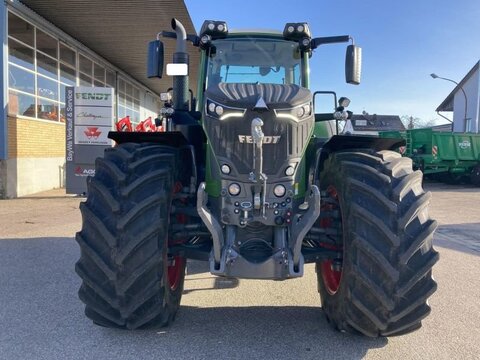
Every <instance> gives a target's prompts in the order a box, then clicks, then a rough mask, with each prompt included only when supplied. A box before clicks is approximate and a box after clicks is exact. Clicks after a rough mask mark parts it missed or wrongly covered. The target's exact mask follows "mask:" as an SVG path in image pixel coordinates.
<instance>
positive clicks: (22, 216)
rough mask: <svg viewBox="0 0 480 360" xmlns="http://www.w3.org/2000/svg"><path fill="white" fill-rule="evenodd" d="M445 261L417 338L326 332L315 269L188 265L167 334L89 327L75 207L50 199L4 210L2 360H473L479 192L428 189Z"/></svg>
mask: <svg viewBox="0 0 480 360" xmlns="http://www.w3.org/2000/svg"><path fill="white" fill-rule="evenodd" d="M428 187H429V188H430V190H431V191H432V192H433V200H432V201H433V206H432V209H431V213H432V215H433V217H434V218H436V219H437V220H438V221H439V223H440V227H439V230H438V231H437V233H436V235H435V244H436V248H437V249H438V250H439V251H440V254H441V260H440V262H439V263H438V265H437V266H436V267H435V270H434V275H435V278H436V280H437V281H438V284H439V289H438V291H437V292H436V293H435V295H434V296H433V297H432V298H431V300H430V304H431V305H432V308H433V313H432V315H431V316H430V317H429V318H427V319H426V320H425V321H424V327H423V328H422V329H420V330H419V331H417V332H415V333H413V334H410V335H406V336H402V337H394V338H383V339H367V338H363V337H360V336H353V335H349V334H342V333H337V332H335V331H333V330H332V329H331V328H330V327H329V326H328V324H327V323H326V321H325V320H324V317H323V314H322V310H321V308H320V306H319V305H320V304H319V297H318V294H317V292H316V286H315V273H314V269H313V267H312V266H308V267H307V268H306V271H305V272H306V275H305V276H304V277H303V278H301V279H297V280H290V281H285V282H275V281H252V280H240V281H232V280H224V279H220V278H215V277H213V276H211V275H210V274H209V273H208V272H207V271H206V268H205V266H203V264H202V263H191V264H190V265H189V275H188V276H187V280H186V283H185V284H186V285H185V294H184V296H183V299H182V305H183V306H182V308H181V310H180V312H179V314H178V316H177V320H176V322H175V324H174V325H173V326H172V327H170V328H167V329H165V330H162V331H136V332H127V331H120V330H111V329H106V328H101V327H97V326H94V325H93V324H92V323H91V322H90V321H89V320H87V319H86V318H85V317H84V316H83V305H82V304H81V302H80V301H79V300H78V299H77V295H76V292H77V289H78V287H79V284H80V281H79V279H78V277H77V276H76V275H75V273H74V271H73V268H74V263H75V261H76V260H77V258H78V256H79V249H78V246H77V244H76V243H75V242H74V240H73V234H74V233H75V231H77V230H79V228H80V214H79V211H78V204H79V202H80V199H78V198H73V197H68V196H65V195H64V193H62V192H61V191H52V192H48V193H43V194H40V195H39V196H36V197H31V198H23V199H17V200H3V201H0V304H1V306H0V359H2V360H3V359H5V360H7V359H8V360H14V359H49V360H50V359H207V358H208V359H256V358H264V359H361V358H366V359H404V360H407V359H449V360H450V359H478V357H479V354H480V330H479V329H480V267H479V265H480V261H479V260H480V207H479V204H480V189H478V188H477V189H475V188H468V187H467V188H462V187H452V186H446V185H439V184H431V185H428Z"/></svg>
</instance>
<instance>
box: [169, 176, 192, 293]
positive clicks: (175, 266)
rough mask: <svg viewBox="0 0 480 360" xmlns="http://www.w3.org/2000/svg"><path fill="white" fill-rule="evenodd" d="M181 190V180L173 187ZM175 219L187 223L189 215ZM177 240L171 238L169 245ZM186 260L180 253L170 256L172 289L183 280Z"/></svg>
mask: <svg viewBox="0 0 480 360" xmlns="http://www.w3.org/2000/svg"><path fill="white" fill-rule="evenodd" d="M180 191H182V184H181V183H180V182H176V183H175V185H174V187H173V194H176V193H179V192H180ZM175 220H176V223H178V224H186V223H187V216H186V215H184V214H177V215H176V216H175ZM177 242H178V243H179V244H181V243H182V239H179V240H177ZM177 242H171V241H170V239H169V245H175V244H176V243H177ZM185 261H186V259H185V258H184V257H183V256H180V255H175V256H172V257H170V256H169V257H168V267H167V277H168V285H169V286H170V290H172V291H175V290H176V289H177V288H178V286H179V285H180V282H181V281H182V278H183V274H184V271H185V263H186V262H185Z"/></svg>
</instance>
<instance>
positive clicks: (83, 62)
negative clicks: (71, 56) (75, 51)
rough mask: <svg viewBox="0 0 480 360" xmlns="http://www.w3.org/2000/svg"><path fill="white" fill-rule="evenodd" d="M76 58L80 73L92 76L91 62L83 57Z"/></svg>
mask: <svg viewBox="0 0 480 360" xmlns="http://www.w3.org/2000/svg"><path fill="white" fill-rule="evenodd" d="M78 58H79V60H80V71H81V72H83V73H85V74H87V75H89V76H92V66H93V62H92V60H90V59H87V58H86V57H85V56H83V55H80V56H79V57H78Z"/></svg>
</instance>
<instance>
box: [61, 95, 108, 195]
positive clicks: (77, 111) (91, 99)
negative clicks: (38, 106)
mask: <svg viewBox="0 0 480 360" xmlns="http://www.w3.org/2000/svg"><path fill="white" fill-rule="evenodd" d="M65 91H66V94H65V95H66V97H65V99H66V100H65V101H66V104H65V122H66V124H65V125H66V157H67V158H66V179H65V180H66V184H65V185H66V186H65V187H66V192H67V194H86V193H87V177H88V176H94V175H95V159H96V158H97V157H100V156H103V152H104V150H105V149H106V148H108V147H111V146H112V145H113V142H112V140H110V139H109V138H108V137H107V136H108V132H109V131H111V130H112V129H113V124H114V120H113V116H114V111H113V110H114V109H113V100H114V98H113V97H114V90H113V89H112V88H103V87H93V88H92V87H84V86H78V87H67V88H66V90H65Z"/></svg>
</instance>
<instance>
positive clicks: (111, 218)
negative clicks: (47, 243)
mask: <svg viewBox="0 0 480 360" xmlns="http://www.w3.org/2000/svg"><path fill="white" fill-rule="evenodd" d="M176 154H177V153H176V150H175V149H174V148H171V147H167V146H161V145H155V144H133V143H126V144H121V145H118V146H116V147H114V148H111V149H107V150H106V151H105V156H104V158H98V159H97V160H96V164H95V176H94V177H93V178H92V177H90V178H88V183H87V185H88V195H87V200H86V202H84V203H81V204H80V210H81V213H82V229H81V231H80V232H78V233H77V234H76V241H77V242H78V244H79V245H80V250H81V256H80V259H79V260H78V262H77V263H76V266H75V270H76V272H77V274H78V275H79V276H80V277H81V278H82V280H83V282H82V285H81V287H80V290H79V297H80V299H81V300H82V301H83V302H84V303H85V305H86V307H85V314H86V315H87V317H89V318H90V319H92V320H93V322H94V323H95V324H97V325H101V326H106V327H114V328H124V329H138V328H152V327H153V328H156V327H162V326H166V325H168V324H169V323H171V322H172V321H173V320H174V318H175V314H176V312H177V310H178V308H179V304H180V299H181V296H182V291H183V283H184V277H185V259H184V258H181V257H179V256H176V257H173V258H172V257H169V256H168V227H169V216H170V206H171V201H172V195H173V192H174V186H175V180H176V178H175V177H176V174H177V169H176V156H177V155H176Z"/></svg>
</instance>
